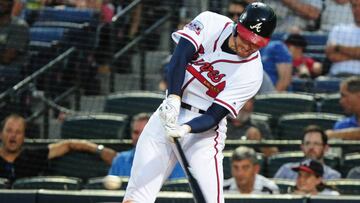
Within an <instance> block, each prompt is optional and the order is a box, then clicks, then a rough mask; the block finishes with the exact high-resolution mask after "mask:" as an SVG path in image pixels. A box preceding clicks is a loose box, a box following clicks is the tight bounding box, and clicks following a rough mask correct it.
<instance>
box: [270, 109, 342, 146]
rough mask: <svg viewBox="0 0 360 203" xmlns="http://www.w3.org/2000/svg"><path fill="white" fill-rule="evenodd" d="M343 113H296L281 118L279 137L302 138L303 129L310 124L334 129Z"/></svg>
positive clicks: (283, 138) (285, 138)
mask: <svg viewBox="0 0 360 203" xmlns="http://www.w3.org/2000/svg"><path fill="white" fill-rule="evenodd" d="M341 118H343V116H342V115H337V114H329V113H311V112H309V113H294V114H286V115H283V116H281V117H280V118H279V121H278V125H277V137H278V138H279V139H282V140H301V139H302V135H303V130H304V128H305V127H306V126H308V125H318V126H320V127H322V128H323V129H332V128H333V125H334V124H335V122H336V121H338V120H340V119H341Z"/></svg>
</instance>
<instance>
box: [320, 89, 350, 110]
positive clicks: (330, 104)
mask: <svg viewBox="0 0 360 203" xmlns="http://www.w3.org/2000/svg"><path fill="white" fill-rule="evenodd" d="M321 100H322V101H321V105H320V111H321V112H326V113H334V114H342V115H344V114H345V112H344V110H343V108H342V107H341V105H340V103H339V101H340V94H338V93H335V94H326V95H323V96H322V97H321Z"/></svg>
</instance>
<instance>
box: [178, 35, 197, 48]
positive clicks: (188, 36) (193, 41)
mask: <svg viewBox="0 0 360 203" xmlns="http://www.w3.org/2000/svg"><path fill="white" fill-rule="evenodd" d="M177 33H179V34H180V35H183V36H185V37H186V38H188V39H189V40H191V41H192V43H194V44H195V46H196V50H198V49H199V45H198V44H197V43H196V41H195V40H194V39H193V38H192V37H191V36H190V35H188V34H186V33H183V32H179V31H178V32H177Z"/></svg>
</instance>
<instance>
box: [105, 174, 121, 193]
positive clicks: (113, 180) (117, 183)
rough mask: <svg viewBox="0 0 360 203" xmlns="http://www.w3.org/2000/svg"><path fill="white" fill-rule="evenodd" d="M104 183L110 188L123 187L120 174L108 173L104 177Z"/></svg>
mask: <svg viewBox="0 0 360 203" xmlns="http://www.w3.org/2000/svg"><path fill="white" fill-rule="evenodd" d="M103 184H104V186H105V188H106V189H108V190H117V189H119V188H120V187H121V184H122V182H121V178H120V177H119V176H114V175H108V176H106V177H105V178H104V181H103Z"/></svg>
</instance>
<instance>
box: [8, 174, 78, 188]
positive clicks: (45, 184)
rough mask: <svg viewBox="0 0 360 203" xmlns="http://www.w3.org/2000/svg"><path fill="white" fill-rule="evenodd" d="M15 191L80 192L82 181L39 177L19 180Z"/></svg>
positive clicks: (69, 178)
mask: <svg viewBox="0 0 360 203" xmlns="http://www.w3.org/2000/svg"><path fill="white" fill-rule="evenodd" d="M12 188H13V189H49V190H80V189H81V179H79V178H74V177H64V176H37V177H28V178H20V179H17V180H16V181H15V182H14V183H13V184H12Z"/></svg>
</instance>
